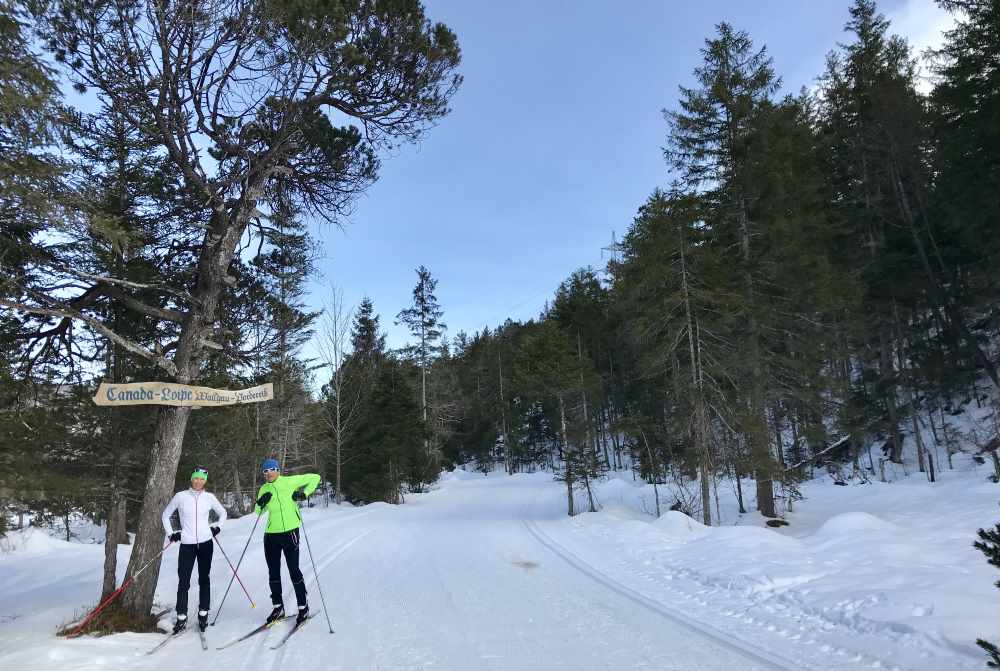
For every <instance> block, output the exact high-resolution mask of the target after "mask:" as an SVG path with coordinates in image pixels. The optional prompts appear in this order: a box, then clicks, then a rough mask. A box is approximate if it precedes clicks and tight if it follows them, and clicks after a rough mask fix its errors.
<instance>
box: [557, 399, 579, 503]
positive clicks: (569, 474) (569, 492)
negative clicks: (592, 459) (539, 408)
mask: <svg viewBox="0 0 1000 671" xmlns="http://www.w3.org/2000/svg"><path fill="white" fill-rule="evenodd" d="M559 433H560V434H561V436H562V442H563V446H564V447H565V450H564V452H563V467H564V468H565V470H566V512H567V514H568V515H569V516H570V517H573V515H574V514H575V511H574V510H573V485H574V481H573V480H574V473H573V463H572V456H571V455H570V447H569V442H568V441H567V440H566V404H565V403H564V402H563V397H562V394H560V395H559Z"/></svg>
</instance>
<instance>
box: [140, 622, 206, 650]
mask: <svg viewBox="0 0 1000 671" xmlns="http://www.w3.org/2000/svg"><path fill="white" fill-rule="evenodd" d="M186 631H187V628H184V629H181V630H180V631H179V632H177V633H176V634H168V635H167V637H166V638H165V639H163V640H162V641H160V642H159V643H157V644H156V646H155V647H154V648H153V649H152V650H150V651H149V652H147V653H146V654H147V655H152V654H153V653H154V652H157V651H158V650H160V649H162V648H163V647H164V646H166V645H167V643H170V641H172V640H174V639H175V638H177V637H178V636H180V635H181V634H183V633H184V632H186ZM198 638H200V639H201V649H202V650H208V639H206V638H205V632H203V631H202V630H201V629H198Z"/></svg>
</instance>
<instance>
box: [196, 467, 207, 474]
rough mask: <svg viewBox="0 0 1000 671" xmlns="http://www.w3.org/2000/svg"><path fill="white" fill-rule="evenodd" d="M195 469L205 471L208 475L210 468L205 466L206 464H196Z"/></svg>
mask: <svg viewBox="0 0 1000 671" xmlns="http://www.w3.org/2000/svg"><path fill="white" fill-rule="evenodd" d="M194 470H196V471H205V475H208V469H207V468H205V467H204V466H195V467H194Z"/></svg>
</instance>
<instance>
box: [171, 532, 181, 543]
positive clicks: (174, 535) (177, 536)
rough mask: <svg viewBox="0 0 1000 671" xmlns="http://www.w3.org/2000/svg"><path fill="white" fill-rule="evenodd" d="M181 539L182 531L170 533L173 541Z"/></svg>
mask: <svg viewBox="0 0 1000 671" xmlns="http://www.w3.org/2000/svg"><path fill="white" fill-rule="evenodd" d="M180 539H181V532H180V531H175V532H174V533H172V534H170V540H171V541H173V542H174V543H176V542H178V541H179V540H180Z"/></svg>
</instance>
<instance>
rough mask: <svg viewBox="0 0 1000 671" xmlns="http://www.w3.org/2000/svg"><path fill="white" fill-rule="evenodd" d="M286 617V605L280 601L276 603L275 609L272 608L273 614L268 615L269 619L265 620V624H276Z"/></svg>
mask: <svg viewBox="0 0 1000 671" xmlns="http://www.w3.org/2000/svg"><path fill="white" fill-rule="evenodd" d="M284 617H285V605H284V604H280V603H278V604H275V605H274V610H272V611H271V614H270V615H268V616H267V621H266V622H264V624H266V625H268V626H271V625H272V624H274V623H275V622H277V621H278V620H281V619H283V618H284Z"/></svg>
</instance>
